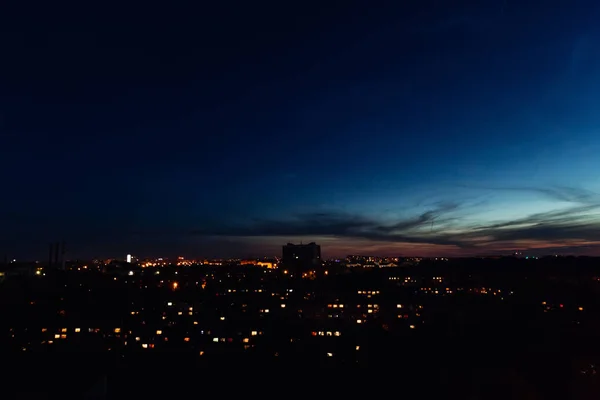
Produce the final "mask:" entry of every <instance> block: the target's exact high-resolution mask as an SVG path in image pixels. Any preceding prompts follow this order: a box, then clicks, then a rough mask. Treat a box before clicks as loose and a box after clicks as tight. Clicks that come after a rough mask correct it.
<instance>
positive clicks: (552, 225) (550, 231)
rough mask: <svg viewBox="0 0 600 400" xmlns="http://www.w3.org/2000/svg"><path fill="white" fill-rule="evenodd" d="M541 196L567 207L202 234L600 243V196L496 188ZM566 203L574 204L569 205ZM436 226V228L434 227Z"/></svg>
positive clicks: (447, 207)
mask: <svg viewBox="0 0 600 400" xmlns="http://www.w3.org/2000/svg"><path fill="white" fill-rule="evenodd" d="M495 190H518V191H529V192H534V193H538V194H540V195H541V196H544V197H547V198H550V199H553V200H556V201H558V202H561V204H562V208H559V209H555V210H551V211H547V212H540V213H534V214H530V215H527V216H524V217H522V218H516V219H510V220H501V221H489V222H483V221H476V222H472V223H470V224H469V225H466V224H465V221H464V216H465V212H468V211H469V208H468V207H469V205H468V204H466V203H464V204H458V203H443V202H441V203H435V204H433V205H431V206H430V208H429V209H427V210H425V211H423V212H421V213H420V214H418V215H414V216H408V217H405V218H396V219H394V220H389V219H382V218H374V217H367V216H365V215H358V214H351V213H341V212H320V213H308V214H299V215H296V216H294V217H292V218H289V219H281V220H257V221H252V222H251V223H246V224H237V225H228V226H227V225H221V226H219V227H218V228H212V227H211V226H206V227H205V228H203V229H196V230H194V231H192V232H191V233H192V234H193V235H197V236H217V237H218V236H225V237H227V236H235V237H278V238H281V240H284V238H285V239H287V238H298V237H313V238H317V237H318V238H324V237H330V238H336V239H339V240H347V241H360V242H361V243H363V244H364V243H373V244H377V243H380V244H383V243H390V244H393V243H396V244H404V245H406V246H409V247H410V246H411V245H413V246H415V247H416V246H420V245H429V246H440V247H442V246H443V247H444V248H445V249H447V248H455V249H456V250H457V251H463V252H465V253H470V254H473V253H477V252H479V253H485V252H496V251H503V250H512V249H517V248H518V249H535V248H548V249H550V248H552V249H559V248H563V247H564V248H565V249H567V248H571V249H589V248H595V247H596V246H597V245H598V244H600V196H598V195H597V194H596V193H593V192H589V191H586V190H582V189H576V188H569V187H552V188H535V187H531V188H527V187H523V188H495ZM564 203H569V204H570V205H569V206H568V207H564ZM434 227H435V229H433V228H434Z"/></svg>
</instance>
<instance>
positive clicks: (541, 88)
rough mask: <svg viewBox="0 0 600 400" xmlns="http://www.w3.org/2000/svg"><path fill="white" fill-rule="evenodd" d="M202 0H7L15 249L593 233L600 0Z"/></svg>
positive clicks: (444, 245)
mask: <svg viewBox="0 0 600 400" xmlns="http://www.w3.org/2000/svg"><path fill="white" fill-rule="evenodd" d="M204 3H206V2H200V3H198V4H196V5H194V6H189V7H181V8H175V7H167V6H165V3H160V4H159V3H156V4H153V3H152V2H146V3H139V4H137V5H135V6H134V5H133V4H131V5H122V6H121V8H108V7H107V8H103V5H102V4H101V3H98V4H97V5H96V6H92V5H90V4H89V3H87V2H84V3H81V4H80V5H79V6H78V7H79V8H77V7H73V5H71V6H70V7H68V8H64V9H60V8H59V7H57V5H56V4H50V3H48V4H46V3H40V4H38V5H37V7H34V8H33V9H35V13H34V12H33V11H32V7H30V6H31V4H28V5H24V4H23V5H19V6H18V7H22V9H19V8H10V7H7V6H2V7H3V9H2V10H0V14H1V15H2V17H1V18H2V21H0V22H1V24H0V30H1V33H2V35H1V37H0V46H1V50H2V59H1V63H0V72H1V78H0V83H1V85H0V171H1V172H0V177H1V178H2V190H1V191H0V193H2V197H1V200H0V223H1V226H2V228H3V229H2V233H1V234H0V251H2V252H6V253H7V254H9V255H10V256H11V257H17V258H20V257H40V258H42V257H43V256H44V254H45V251H46V246H47V243H48V242H49V241H52V240H61V239H63V238H64V239H65V240H66V241H67V242H68V244H69V249H70V254H71V256H73V257H88V256H123V254H125V253H130V252H131V253H134V254H138V255H140V256H146V255H147V256H155V255H156V256H158V255H166V256H169V255H179V254H182V255H188V256H247V255H263V254H264V255H271V254H278V253H279V249H278V246H280V245H281V244H282V243H285V242H287V241H299V240H316V241H318V242H320V243H321V244H322V245H323V253H324V256H326V257H327V256H337V255H344V254H346V253H370V254H373V253H379V254H415V255H416V254H419V255H433V254H439V255H457V254H465V255H468V254H487V253H498V252H500V253H502V252H507V251H511V250H514V249H531V251H532V252H537V253H540V252H541V253H545V252H560V253H586V254H597V253H598V251H597V250H598V249H597V245H598V243H600V223H599V221H600V219H599V218H598V211H599V210H600V197H599V196H600V195H598V194H597V193H599V192H600V178H599V176H598V171H599V167H600V157H599V154H600V152H599V151H600V114H599V113H598V110H600V97H599V95H598V93H600V24H598V23H597V21H598V20H600V4H598V3H597V2H596V1H592V0H589V1H585V0H571V1H567V0H564V1H561V0H549V1H545V2H543V5H541V4H542V2H539V1H512V0H506V1H503V0H498V1H491V0H485V1H403V2H400V1H382V2H377V6H375V4H374V3H373V2H367V1H333V0H332V1H327V2H291V1H290V2H281V1H279V2H247V1H223V2H214V3H215V4H219V5H214V4H213V5H206V4H204ZM372 3H373V4H372ZM26 6H27V8H26V9H25V7H26Z"/></svg>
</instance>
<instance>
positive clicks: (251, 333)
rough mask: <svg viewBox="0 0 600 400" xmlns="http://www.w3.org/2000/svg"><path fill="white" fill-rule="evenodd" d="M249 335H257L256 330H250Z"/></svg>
mask: <svg viewBox="0 0 600 400" xmlns="http://www.w3.org/2000/svg"><path fill="white" fill-rule="evenodd" d="M250 335H252V336H256V335H258V332H256V331H252V332H250Z"/></svg>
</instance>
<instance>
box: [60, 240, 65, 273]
mask: <svg viewBox="0 0 600 400" xmlns="http://www.w3.org/2000/svg"><path fill="white" fill-rule="evenodd" d="M66 252H67V244H66V243H65V241H64V240H63V241H62V250H61V253H60V261H61V265H60V267H61V269H62V270H63V271H64V270H65V253H66Z"/></svg>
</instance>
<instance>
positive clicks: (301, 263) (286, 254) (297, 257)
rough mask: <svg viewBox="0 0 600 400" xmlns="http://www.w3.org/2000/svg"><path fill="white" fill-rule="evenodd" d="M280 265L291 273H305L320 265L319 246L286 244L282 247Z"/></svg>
mask: <svg viewBox="0 0 600 400" xmlns="http://www.w3.org/2000/svg"><path fill="white" fill-rule="evenodd" d="M282 265H283V266H284V267H285V268H288V269H290V270H293V271H306V270H309V269H312V268H315V267H318V266H320V265H321V246H319V245H318V244H316V243H315V242H311V243H308V244H292V243H288V244H286V245H285V246H283V257H282Z"/></svg>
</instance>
